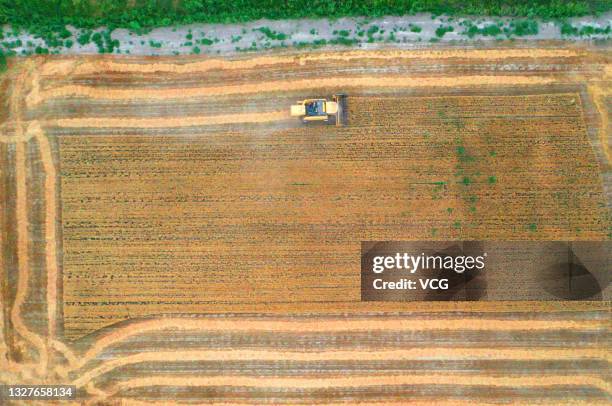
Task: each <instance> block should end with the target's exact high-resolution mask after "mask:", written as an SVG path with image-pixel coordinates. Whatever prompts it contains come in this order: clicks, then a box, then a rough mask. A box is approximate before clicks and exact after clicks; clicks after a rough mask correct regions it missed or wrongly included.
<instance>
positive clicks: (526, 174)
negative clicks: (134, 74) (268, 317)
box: [59, 93, 608, 337]
mask: <svg viewBox="0 0 612 406" xmlns="http://www.w3.org/2000/svg"><path fill="white" fill-rule="evenodd" d="M348 105H349V112H348V116H349V120H350V121H349V123H350V125H349V126H347V127H342V128H338V127H333V126H312V127H307V126H305V127H302V126H298V127H297V128H290V129H281V130H275V129H269V128H266V127H265V126H251V127H250V128H243V129H241V130H236V129H216V130H212V131H206V132H204V131H203V130H201V129H200V130H197V129H194V130H192V131H189V133H187V134H176V133H174V134H173V131H172V130H169V129H165V130H164V131H163V133H161V134H155V135H125V136H115V135H110V136H109V135H95V136H65V137H60V142H59V151H60V166H61V175H60V176H61V180H62V184H61V188H62V218H63V221H62V223H63V235H64V323H65V329H66V333H67V334H68V335H69V336H75V337H78V336H79V335H82V334H86V333H88V332H90V331H91V330H92V329H96V328H97V327H102V326H103V325H104V324H106V323H109V322H113V321H119V320H122V319H123V318H125V317H127V316H128V315H130V316H131V317H135V316H144V315H148V314H154V313H158V312H164V313H182V312H185V311H188V312H200V311H202V310H205V311H206V310H207V308H208V307H209V306H213V308H214V309H215V310H219V309H223V305H224V304H228V305H229V306H232V305H234V304H241V303H242V304H247V305H252V304H254V303H267V304H269V305H271V304H274V303H283V302H287V301H289V302H293V303H301V302H321V301H324V302H346V301H353V302H358V301H359V286H360V285H359V261H358V260H357V259H358V258H359V247H360V241H387V240H410V239H415V240H419V239H421V240H423V239H429V238H433V239H459V240H466V239H467V240H470V239H474V240H478V239H485V240H486V239H506V238H516V239H533V238H543V239H573V238H582V239H601V238H604V237H605V235H606V233H607V225H608V224H607V222H606V212H605V210H606V209H605V205H604V197H603V194H602V188H601V180H600V178H599V175H598V170H599V168H598V165H597V162H596V161H595V159H594V156H593V153H592V152H591V149H590V146H589V142H588V139H587V136H586V131H585V127H584V123H583V119H582V116H581V111H580V96H579V94H577V93H573V94H543V95H531V96H465V97H464V96H448V97H445V96H438V97H414V96H384V97H380V96H376V95H371V96H349V98H348Z"/></svg>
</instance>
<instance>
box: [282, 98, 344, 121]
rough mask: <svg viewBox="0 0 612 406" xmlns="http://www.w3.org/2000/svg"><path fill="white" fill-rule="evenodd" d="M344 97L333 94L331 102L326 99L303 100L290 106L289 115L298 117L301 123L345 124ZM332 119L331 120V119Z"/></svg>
mask: <svg viewBox="0 0 612 406" xmlns="http://www.w3.org/2000/svg"><path fill="white" fill-rule="evenodd" d="M346 111H347V110H346V95H345V94H335V95H334V96H333V97H332V101H330V100H327V99H305V100H301V101H298V102H297V104H294V105H292V106H291V115H292V116H294V117H300V118H301V120H302V122H304V123H310V122H316V121H320V122H325V123H330V124H331V123H335V124H336V126H342V125H345V124H346ZM332 117H333V120H332V119H331V118H332Z"/></svg>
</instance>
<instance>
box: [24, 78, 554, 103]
mask: <svg viewBox="0 0 612 406" xmlns="http://www.w3.org/2000/svg"><path fill="white" fill-rule="evenodd" d="M557 82H558V80H557V79H555V78H550V77H543V76H515V75H506V76H503V75H500V76H486V75H484V76H483V75H467V76H458V77H452V78H451V77H419V78H415V77H407V76H400V77H398V76H369V77H363V76H359V77H341V78H324V79H317V80H314V81H313V80H307V79H301V80H284V81H274V82H260V83H252V84H244V85H236V86H212V87H201V88H174V89H108V88H106V89H102V88H94V87H90V86H62V87H58V88H53V89H48V90H41V91H39V92H36V93H34V92H33V93H31V94H30V95H29V96H28V98H27V101H26V103H27V104H28V106H30V107H32V106H34V105H36V104H39V103H41V102H42V101H44V100H47V99H55V98H66V97H87V98H91V99H104V100H134V99H148V100H152V99H184V98H193V97H202V96H225V95H234V94H258V93H263V92H287V91H295V90H310V89H324V88H336V89H340V88H355V87H368V88H376V87H378V88H401V87H413V88H423V87H450V86H459V87H465V86H486V85H496V86H503V85H514V86H527V85H548V84H553V83H557Z"/></svg>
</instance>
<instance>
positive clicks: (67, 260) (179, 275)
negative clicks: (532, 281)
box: [0, 49, 610, 404]
mask: <svg viewBox="0 0 612 406" xmlns="http://www.w3.org/2000/svg"><path fill="white" fill-rule="evenodd" d="M419 52H421V53H420V54H419ZM507 52H508V55H507V57H506V58H505V59H504V50H490V51H482V50H478V51H477V50H474V51H471V53H470V51H464V52H460V53H459V54H457V51H449V55H444V52H443V51H435V52H433V51H432V52H430V53H428V52H427V51H414V52H413V53H411V52H404V53H397V52H389V53H385V52H376V53H371V54H369V53H367V52H361V53H346V54H342V53H337V54H334V53H321V54H312V55H310V56H303V57H301V56H296V55H289V56H282V55H281V56H278V57H275V56H270V57H264V58H255V59H253V60H245V61H240V62H234V61H214V60H210V61H197V62H193V61H190V60H178V61H172V60H170V59H162V60H160V61H159V63H150V62H149V61H147V60H138V59H133V60H131V59H130V60H126V61H124V62H118V61H113V60H109V59H98V58H92V59H84V60H77V59H62V60H48V61H45V60H42V59H38V60H35V61H33V62H30V63H29V64H28V65H26V66H24V67H23V69H22V70H19V69H14V70H13V71H12V72H11V74H12V75H19V77H20V78H21V79H22V80H23V89H19V88H18V86H17V85H14V86H13V88H12V90H11V92H12V93H11V94H12V96H13V99H12V100H14V101H13V102H12V103H11V106H12V107H14V106H19V109H16V108H13V110H11V111H10V114H9V120H7V122H6V123H5V124H4V126H3V127H2V131H3V132H2V134H0V135H1V136H2V141H3V143H4V144H3V146H6V147H5V148H3V149H2V150H0V152H2V154H3V159H6V162H7V164H6V165H5V166H4V167H3V168H2V170H3V171H4V169H5V167H9V169H10V167H14V169H10V170H9V171H7V172H3V175H2V184H3V185H4V190H12V189H15V190H16V191H17V194H16V200H15V201H14V202H11V201H10V199H7V206H6V207H7V208H6V209H5V210H4V212H3V214H4V216H3V219H2V221H3V222H4V224H8V222H10V221H12V219H13V217H14V218H16V219H17V222H16V224H17V227H3V238H2V242H3V252H4V255H3V256H2V260H3V262H7V263H8V266H7V267H6V269H8V273H7V274H6V275H5V276H4V278H5V280H7V279H6V278H9V279H10V280H12V281H19V284H15V286H16V290H15V291H13V290H11V289H13V288H11V289H9V288H8V287H6V286H7V285H5V288H4V289H3V296H2V297H1V298H2V299H3V300H2V303H4V306H5V308H6V309H9V310H11V311H10V313H9V314H10V319H11V323H12V326H13V328H14V330H11V331H9V330H8V329H7V328H6V327H5V331H7V332H8V333H7V334H6V335H5V336H6V337H7V340H6V344H5V347H6V348H7V351H8V353H9V354H11V353H19V357H18V358H13V359H14V360H17V359H19V360H20V361H19V362H16V363H15V365H14V367H13V368H14V370H15V371H21V372H16V373H19V374H20V376H21V378H20V379H23V378H24V377H26V378H27V377H30V378H29V379H31V378H35V377H37V376H44V377H45V379H47V380H48V381H49V382H57V381H58V380H59V381H62V382H63V381H65V380H66V379H68V380H73V381H74V382H75V384H77V386H78V387H79V388H80V389H79V390H80V391H81V392H80V393H82V394H83V395H85V394H88V396H92V397H93V398H97V399H103V398H107V397H111V396H114V397H118V398H122V397H127V398H131V399H132V400H133V399H136V398H139V399H143V398H147V399H150V400H160V401H163V399H174V400H176V401H180V400H202V399H207V400H212V401H214V400H216V401H233V402H237V401H238V402H239V401H261V400H263V399H268V400H271V401H274V402H283V401H302V402H304V401H306V402H316V401H321V400H325V399H329V398H330V397H333V398H338V399H343V400H345V401H351V400H354V399H356V397H360V398H361V397H362V396H367V398H363V399H370V400H377V399H384V400H388V401H394V400H400V399H402V398H403V397H404V396H407V395H411V396H413V397H414V398H415V399H417V400H422V401H423V402H424V404H426V403H427V402H428V401H432V399H439V398H441V397H449V396H450V395H449V394H452V393H456V390H457V388H458V387H461V388H462V389H461V390H462V391H463V392H462V393H464V395H463V396H464V398H465V397H467V398H475V399H479V400H480V401H492V400H499V399H501V400H512V401H517V400H519V401H525V402H528V403H529V402H530V399H531V400H534V399H536V400H538V401H540V400H547V399H548V400H549V401H552V402H554V403H558V402H561V401H565V400H567V399H566V398H568V396H570V395H569V393H570V392H571V393H572V395H571V396H573V398H572V399H573V400H574V401H576V402H578V403H580V402H584V403H589V404H596V403H597V402H605V399H606V397H607V396H608V395H609V391H610V388H609V383H608V382H607V381H606V380H604V379H603V378H601V375H600V374H601V373H602V370H603V371H605V370H606V368H607V363H608V362H609V353H608V352H607V350H606V348H607V347H606V346H605V343H599V342H598V340H597V334H601V331H602V329H608V328H609V326H608V325H607V324H606V312H605V311H604V309H605V308H606V306H605V305H602V304H594V303H592V304H575V305H560V304H549V305H548V304H539V305H538V304H521V303H520V302H519V303H514V304H471V305H470V304H465V305H461V304H452V303H447V304H444V305H440V306H438V307H436V308H435V309H432V307H431V305H429V306H424V305H414V304H412V305H408V304H401V303H384V304H370V303H361V302H359V260H358V258H359V247H360V241H362V240H406V239H414V240H418V239H462V240H467V239H556V240H564V239H579V240H592V239H605V238H608V233H609V229H610V217H609V209H608V208H607V206H608V204H609V202H608V200H607V199H608V198H607V197H606V195H605V193H604V189H603V187H602V173H603V172H604V171H605V170H607V167H608V165H609V163H608V162H607V161H606V156H607V142H606V141H607V138H606V137H607V134H608V130H607V128H602V127H601V125H600V126H599V127H598V126H597V125H593V122H595V123H596V124H598V123H604V122H605V120H604V119H603V118H600V119H597V120H595V121H593V120H591V119H589V120H591V121H588V120H587V121H585V117H587V116H588V117H591V116H595V117H597V114H598V113H601V111H599V112H598V110H597V109H601V108H602V107H603V108H605V106H606V100H607V99H606V97H607V96H606V95H607V94H608V93H607V92H608V89H609V82H608V81H609V76H607V75H608V74H609V69H608V66H609V64H608V59H607V55H606V54H605V53H597V52H592V53H591V52H586V51H578V50H571V49H567V50H558V52H557V51H556V50H554V49H548V50H536V49H524V50H508V51H507ZM538 52H541V53H540V54H539V55H538ZM500 61H503V64H504V66H510V67H511V69H505V70H503V71H502V70H501V69H500V63H501V62H500ZM534 61H537V63H535V62H534ZM534 66H535V68H534ZM322 78H325V80H322ZM319 79H320V80H319ZM14 82H15V83H20V82H18V81H14ZM220 83H221V85H220ZM284 89H286V91H285V90H284ZM589 90H590V92H589ZM338 91H344V92H346V93H348V94H349V97H348V109H349V111H348V118H349V121H348V125H347V126H346V127H333V126H308V127H305V126H302V125H301V124H299V123H298V122H296V121H295V120H291V119H289V118H288V117H287V115H288V114H287V113H286V110H287V106H288V105H289V104H290V103H291V102H294V101H295V100H298V99H300V98H303V97H307V96H312V95H320V96H328V95H331V94H333V93H335V92H338ZM588 106H593V111H591V112H589V114H585V111H586V109H587V107H588ZM592 121H593V122H592ZM598 143H599V144H598ZM33 179H38V180H37V181H34V180H33ZM25 193H27V195H26V194H25ZM26 196H28V197H30V198H32V199H34V200H33V201H38V202H41V203H40V204H26ZM26 206H27V210H26ZM7 233H10V235H9V234H7ZM28 235H29V236H30V239H33V241H42V243H32V244H30V243H29V242H28V241H29V240H28V238H26V237H27V236H28ZM10 241H16V242H17V249H16V250H14V251H13V248H12V247H11V244H10ZM28 252H29V253H28ZM9 253H10V255H7V254H9ZM15 258H16V261H15ZM30 276H31V278H32V281H30V282H28V279H27V278H28V277H30ZM54 282H57V283H54ZM11 286H12V285H11ZM41 301H43V302H44V303H46V304H45V305H42V306H41ZM534 309H536V310H537V309H539V310H540V312H536V313H535V315H533V316H528V317H527V315H526V314H525V313H523V312H524V311H532V310H534ZM457 310H461V311H462V312H460V313H457V312H456V311H457ZM24 311H29V313H28V314H29V317H28V319H27V320H26V322H25V323H24V322H23V320H22V317H21V315H22V313H23V312H24ZM385 311H386V312H389V313H388V315H384V316H383V315H378V316H374V315H373V313H372V312H385ZM466 311H467V312H468V313H465V312H466ZM398 312H400V313H403V314H406V315H408V314H409V315H410V317H411V318H412V319H413V320H415V322H414V323H412V322H411V323H410V324H402V323H401V320H402V318H398V317H397V316H394V315H397V314H398ZM422 312H425V313H422ZM470 312H472V313H470ZM245 313H246V314H245ZM254 313H263V314H266V316H257V317H254V316H252V314H254ZM162 314H163V316H159V315H162ZM185 314H213V315H215V316H213V317H211V318H208V317H202V316H200V317H185ZM219 314H226V316H218V315H219ZM239 314H244V315H239ZM313 314H315V315H313ZM316 314H319V315H320V316H316ZM339 314H343V315H342V316H339ZM291 315H293V316H291ZM36 317H39V318H40V320H41V321H40V322H36ZM151 317H154V318H153V319H151V320H148V319H149V318H151ZM262 317H263V318H262ZM394 317H395V318H394ZM403 317H406V316H403ZM481 317H485V318H487V317H489V318H490V320H487V321H485V322H483V323H481V324H479V323H478V320H479V318H481ZM127 320H134V321H133V322H131V323H130V322H127V323H126V322H125V321H127ZM215 320H216V321H215ZM258 320H259V321H258ZM0 321H2V319H0ZM323 321H325V322H323ZM119 322H123V323H119ZM117 323H119V324H117ZM555 323H557V324H558V326H556V327H555ZM109 326H113V327H111V328H109ZM538 326H539V327H538ZM538 328H539V329H541V331H540V333H538V334H539V335H536V333H535V332H534V333H530V332H527V331H528V330H530V329H538ZM448 329H451V330H456V331H458V332H460V333H459V334H458V335H455V336H450V335H449V336H448V337H446V336H445V334H446V335H448V331H446V330H448ZM177 330H180V331H181V333H178V332H177ZM274 331H276V332H275V333H273V332H274ZM504 331H506V332H507V333H503V332H504ZM339 332H340V333H339ZM519 332H520V333H519ZM347 334H348V335H347ZM19 337H21V338H23V339H24V341H22V340H21V338H19ZM283 337H284V338H283ZM444 337H446V338H444ZM511 337H512V338H511ZM572 340H580V341H581V342H583V343H584V344H585V345H584V348H581V349H573V348H572V347H571V346H569V347H568V344H567V343H568V342H571V341H572ZM317 343H318V344H317ZM383 343H385V344H384V345H383ZM425 343H426V344H425ZM538 345H543V346H544V347H546V348H538ZM602 345H603V347H602ZM415 346H423V348H421V349H419V350H418V351H417V350H416V349H414V348H413V347H415ZM466 347H470V348H469V350H466ZM411 348H413V349H411ZM534 348H535V349H534ZM304 350H307V351H306V352H303V351H304ZM434 350H435V351H436V354H443V355H442V356H440V357H442V358H444V359H445V360H447V362H450V364H448V365H450V366H442V365H437V364H436V363H435V362H434V361H432V360H430V359H429V358H430V356H431V354H432V351H434ZM121 354H123V355H121ZM356 360H359V361H356ZM583 361H584V362H583ZM587 361H589V362H587ZM23 362H25V365H27V368H26V369H23V368H22V367H21V366H20V365H22V363H23ZM383 362H384V363H385V364H386V365H387V366H386V367H383V364H382V363H383ZM581 362H582V363H581ZM534 363H536V364H534ZM571 363H573V364H571ZM570 364H571V365H572V367H571V368H570V367H569V365H570ZM139 365H141V366H142V365H145V366H146V368H144V369H140V368H139V367H138V366H139ZM161 365H164V366H161ZM602 365H604V367H603V368H602ZM415 368H416V369H415ZM466 368H470V369H471V370H473V372H470V373H469V374H465V373H461V374H459V375H458V373H459V372H458V371H462V370H465V369H466ZM568 368H569V369H568ZM492 369H500V370H502V369H503V370H504V371H509V372H508V373H507V374H505V375H502V376H500V375H499V374H490V373H489V372H488V371H491V370H492ZM570 369H571V371H570ZM219 370H223V373H220V372H214V371H219ZM267 370H269V371H274V372H273V374H272V375H273V376H274V377H267V376H265V374H264V375H263V376H262V375H261V374H262V372H261V371H267ZM23 371H26V372H23ZM142 371H149V372H146V373H144V374H143V373H142ZM315 371H320V372H316V373H315ZM367 371H375V372H372V373H370V375H368V372H367ZM542 371H544V372H545V373H544V374H541V372H542ZM568 371H570V372H571V374H570V373H569V372H568ZM347 374H349V375H351V374H352V375H354V376H349V377H346V375H347ZM525 375H527V376H525ZM569 375H571V376H572V379H570V378H569ZM358 376H359V377H360V378H359V379H361V380H359V379H357V377H358ZM196 377H197V379H196ZM0 378H2V376H1V375H0ZM9 379H14V378H9ZM39 379H40V378H39ZM476 383H479V385H485V386H487V387H488V388H489V389H488V390H487V391H486V392H487V393H486V394H485V393H483V392H482V391H480V390H479V389H478V386H477V385H476ZM433 384H437V385H436V386H435V388H436V389H434V390H433V392H432V389H428V388H430V387H431V385H433ZM160 385H161V386H160ZM152 386H156V387H157V388H158V389H155V390H154V389H152ZM551 387H553V388H556V390H555V391H551V390H550V388H551ZM177 388H182V389H180V390H179V392H178V395H177V392H176V390H177ZM518 388H520V389H518ZM576 389H580V390H576ZM364 391H365V392H364ZM364 393H365V395H364ZM451 397H452V396H451ZM464 398H463V399H459V398H457V399H456V400H457V401H462V400H464Z"/></svg>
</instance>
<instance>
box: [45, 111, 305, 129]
mask: <svg viewBox="0 0 612 406" xmlns="http://www.w3.org/2000/svg"><path fill="white" fill-rule="evenodd" d="M292 119H293V118H292V117H290V116H289V114H288V112H287V111H269V112H261V113H242V114H220V115H214V116H184V117H161V118H131V117H100V118H63V119H56V120H50V121H47V122H46V124H48V125H53V126H58V127H64V128H113V127H118V128H169V127H190V126H206V125H221V124H244V123H268V122H274V121H283V120H292Z"/></svg>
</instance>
